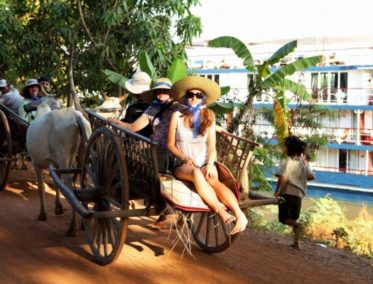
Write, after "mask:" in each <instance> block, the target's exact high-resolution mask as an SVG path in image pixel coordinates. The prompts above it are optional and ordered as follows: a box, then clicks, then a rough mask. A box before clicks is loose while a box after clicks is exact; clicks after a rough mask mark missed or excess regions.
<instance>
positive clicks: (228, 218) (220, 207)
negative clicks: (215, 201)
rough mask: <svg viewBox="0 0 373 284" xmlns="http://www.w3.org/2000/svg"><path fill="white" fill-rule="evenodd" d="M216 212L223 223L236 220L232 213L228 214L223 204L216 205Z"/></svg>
mask: <svg viewBox="0 0 373 284" xmlns="http://www.w3.org/2000/svg"><path fill="white" fill-rule="evenodd" d="M216 213H218V215H219V216H220V218H221V219H222V220H223V222H224V224H226V225H227V224H230V223H232V222H233V221H235V220H236V217H234V216H233V215H231V214H229V213H228V212H227V211H226V208H225V206H224V205H223V204H219V205H218V209H217V210H216Z"/></svg>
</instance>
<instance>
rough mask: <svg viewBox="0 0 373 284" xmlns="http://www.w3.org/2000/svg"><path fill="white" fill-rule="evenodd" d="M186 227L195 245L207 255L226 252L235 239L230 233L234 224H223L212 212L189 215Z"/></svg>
mask: <svg viewBox="0 0 373 284" xmlns="http://www.w3.org/2000/svg"><path fill="white" fill-rule="evenodd" d="M188 225H189V228H190V230H191V232H192V235H193V237H194V240H195V241H196V243H197V244H198V245H199V246H200V247H201V248H202V249H203V250H204V251H206V252H208V253H216V252H222V251H224V250H226V249H227V248H229V247H230V245H231V244H232V243H233V241H234V240H235V239H236V237H237V235H233V236H232V235H231V233H230V232H231V230H232V228H233V226H234V223H231V224H228V225H226V224H224V223H223V222H222V221H221V219H220V218H219V216H218V215H217V214H216V213H215V212H212V211H210V212H196V213H191V214H190V215H189V217H188Z"/></svg>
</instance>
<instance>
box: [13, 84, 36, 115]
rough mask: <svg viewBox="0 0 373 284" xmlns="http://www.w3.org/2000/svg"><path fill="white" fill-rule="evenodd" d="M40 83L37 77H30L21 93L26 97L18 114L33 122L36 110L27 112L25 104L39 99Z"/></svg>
mask: <svg viewBox="0 0 373 284" xmlns="http://www.w3.org/2000/svg"><path fill="white" fill-rule="evenodd" d="M39 92H40V85H39V83H38V81H37V80H36V79H28V80H27V81H26V85H25V87H24V88H23V89H22V91H21V95H22V96H23V97H24V99H23V101H22V102H21V104H20V106H19V108H18V114H19V115H20V116H21V117H22V118H23V119H24V120H26V121H28V122H31V121H32V120H33V119H34V116H35V111H31V112H28V113H27V112H26V111H25V109H24V106H25V105H27V104H29V103H31V102H36V101H39V100H40V98H39Z"/></svg>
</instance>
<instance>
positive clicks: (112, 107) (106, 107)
mask: <svg viewBox="0 0 373 284" xmlns="http://www.w3.org/2000/svg"><path fill="white" fill-rule="evenodd" d="M103 97H104V102H103V103H102V104H101V105H99V106H97V107H95V109H94V110H95V112H97V113H98V114H100V115H101V116H103V117H104V118H109V117H115V118H117V119H121V115H122V112H123V107H122V105H121V102H123V101H124V100H126V99H127V97H128V94H126V95H123V96H120V97H109V96H107V95H104V96H103Z"/></svg>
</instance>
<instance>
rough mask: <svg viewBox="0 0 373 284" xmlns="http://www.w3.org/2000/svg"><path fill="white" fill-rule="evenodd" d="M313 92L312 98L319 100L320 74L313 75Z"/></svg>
mask: <svg viewBox="0 0 373 284" xmlns="http://www.w3.org/2000/svg"><path fill="white" fill-rule="evenodd" d="M311 90H312V98H313V99H315V100H317V97H318V95H319V73H312V74H311Z"/></svg>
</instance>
